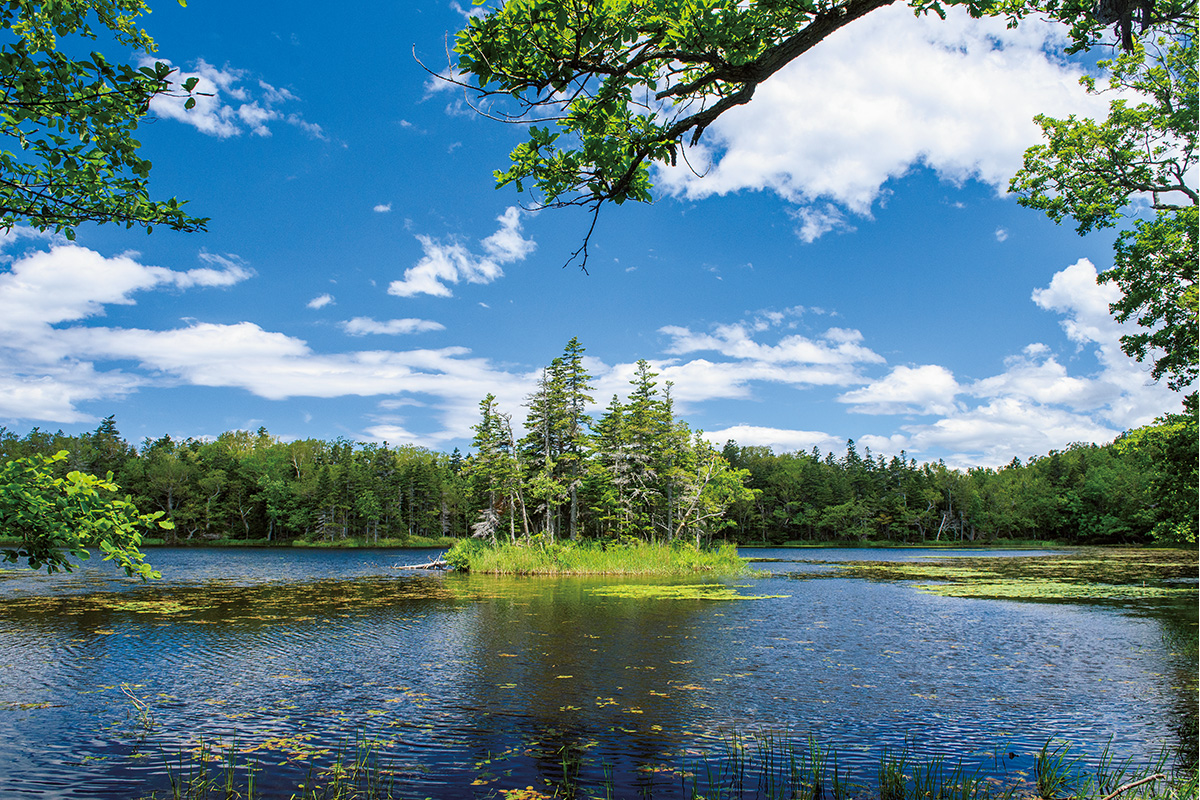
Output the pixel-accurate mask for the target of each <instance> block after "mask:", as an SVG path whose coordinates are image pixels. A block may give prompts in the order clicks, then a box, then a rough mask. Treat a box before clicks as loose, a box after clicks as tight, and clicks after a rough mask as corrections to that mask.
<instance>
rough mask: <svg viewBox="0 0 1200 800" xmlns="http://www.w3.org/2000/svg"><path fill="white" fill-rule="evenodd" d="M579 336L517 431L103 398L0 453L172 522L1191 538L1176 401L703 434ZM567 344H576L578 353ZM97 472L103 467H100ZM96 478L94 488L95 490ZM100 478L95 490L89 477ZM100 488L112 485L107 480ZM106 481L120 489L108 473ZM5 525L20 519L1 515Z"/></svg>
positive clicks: (690, 534)
mask: <svg viewBox="0 0 1200 800" xmlns="http://www.w3.org/2000/svg"><path fill="white" fill-rule="evenodd" d="M582 353H583V348H582V347H581V346H580V345H579V343H578V342H577V341H576V340H572V342H571V343H569V344H568V345H567V349H566V350H565V351H564V354H563V356H562V357H561V358H559V359H555V361H554V363H552V364H551V366H549V367H547V369H546V371H545V372H544V374H543V377H542V378H541V380H539V382H538V385H537V388H536V389H535V390H534V392H533V393H532V394H531V395H530V397H529V398H528V400H527V402H528V405H529V414H528V416H527V418H526V422H525V426H524V433H523V434H520V433H519V432H518V431H516V430H514V429H513V427H512V422H511V417H510V416H509V415H507V414H505V413H504V412H502V411H501V410H500V409H499V408H498V407H497V404H496V400H495V398H494V397H492V396H489V397H487V398H485V399H484V401H483V402H482V403H481V404H480V408H481V419H480V422H479V423H478V424H477V425H476V426H475V446H474V452H472V453H471V454H469V455H467V456H465V457H464V456H463V455H462V454H461V453H459V451H458V450H457V449H455V450H454V451H453V452H452V453H450V454H445V453H438V452H435V451H432V450H429V449H426V448H423V447H417V446H414V445H399V446H396V445H389V444H386V443H384V444H375V443H368V444H363V443H353V442H350V441H348V440H345V439H337V440H335V441H322V440H318V439H301V440H296V441H290V442H285V441H283V440H281V439H279V438H278V437H275V436H272V435H270V434H269V433H268V432H267V431H266V430H265V429H262V428H260V429H259V430H258V431H257V432H254V433H251V432H248V431H229V432H226V433H223V434H221V435H220V436H218V437H217V438H216V439H214V440H210V441H201V440H197V439H186V440H183V441H176V440H174V439H172V438H171V437H169V436H164V437H162V438H160V439H157V440H149V439H147V440H145V441H144V442H143V443H142V444H141V446H140V447H136V448H135V447H133V446H132V445H130V444H129V443H128V442H126V441H125V440H124V439H122V438H121V435H120V433H119V432H118V431H117V428H116V423H115V421H114V419H113V418H112V417H109V418H107V419H105V420H104V421H103V422H102V423H101V424H100V425H99V426H98V427H97V428H96V430H95V431H93V432H91V433H85V434H79V435H74V436H72V435H67V434H64V433H62V432H61V431H60V432H58V433H53V434H52V433H48V432H45V431H42V430H40V429H38V428H34V429H33V430H32V431H30V432H29V433H28V434H26V435H25V436H18V435H17V434H15V433H13V432H12V431H9V430H7V429H5V428H3V427H0V465H3V464H5V463H7V462H9V461H15V460H17V459H21V458H31V457H37V456H40V455H44V454H54V453H58V452H59V451H66V452H67V455H66V456H65V457H64V458H62V459H61V460H57V461H52V462H50V463H48V464H47V465H46V467H45V469H46V470H47V472H48V474H49V475H51V476H53V477H55V478H60V479H65V478H66V477H67V474H68V473H69V472H80V473H86V474H100V475H103V474H106V473H108V472H112V473H113V482H114V483H116V484H118V485H119V486H120V492H121V494H120V497H124V496H125V495H126V494H128V495H130V496H131V497H132V500H133V502H134V503H135V505H136V507H137V508H138V509H140V510H141V511H142V512H146V513H155V512H161V513H162V517H161V518H162V520H163V521H165V522H168V523H170V524H173V526H174V527H173V529H172V530H168V531H164V534H165V535H167V536H169V537H171V538H170V541H173V542H178V543H203V542H205V541H210V540H214V539H228V540H235V541H238V540H245V541H263V540H266V541H269V542H280V543H286V542H290V541H296V540H306V541H310V542H326V543H331V544H336V543H338V542H342V541H348V540H351V539H354V540H357V541H358V542H364V543H367V544H370V543H372V542H380V541H383V540H387V541H389V542H395V541H396V540H400V541H404V540H408V539H412V538H414V537H441V536H450V537H469V536H471V535H473V534H474V535H479V536H483V537H487V538H489V539H491V538H495V539H506V540H514V541H515V540H520V541H524V540H527V539H532V538H533V537H534V536H538V535H540V536H541V537H542V539H543V540H546V539H550V540H554V539H560V538H561V539H571V538H581V537H587V538H606V537H609V538H620V537H634V538H636V539H640V540H653V541H672V540H677V539H686V540H688V541H693V542H703V541H705V540H711V539H712V538H716V537H719V538H727V539H731V540H734V541H737V542H742V543H756V544H782V543H784V542H793V541H813V542H815V541H831V540H842V541H858V542H871V541H897V542H910V543H923V542H946V541H964V542H982V541H1004V540H1048V541H1057V542H1066V543H1079V544H1085V543H1087V544H1093V543H1094V544H1101V543H1161V544H1183V545H1189V544H1190V545H1193V546H1194V545H1195V543H1196V520H1197V482H1198V477H1197V452H1198V446H1197V421H1196V416H1195V415H1192V414H1173V415H1168V416H1165V417H1162V418H1160V419H1159V420H1157V421H1156V422H1155V423H1153V424H1151V425H1146V426H1143V427H1140V428H1137V429H1134V430H1131V431H1127V432H1126V433H1124V434H1122V435H1121V436H1120V437H1118V438H1117V439H1116V440H1115V441H1114V442H1112V443H1110V444H1104V445H1096V444H1073V445H1070V446H1068V447H1067V448H1065V449H1063V450H1054V451H1051V452H1050V453H1048V454H1046V455H1044V456H1038V457H1034V458H1031V459H1029V460H1028V461H1027V462H1026V463H1021V462H1020V461H1019V460H1017V459H1014V460H1013V461H1012V462H1011V463H1010V464H1008V465H1006V466H1004V467H1001V468H998V469H992V468H974V469H969V470H966V471H962V470H957V469H951V468H949V467H947V466H946V465H945V464H943V463H941V462H935V463H925V464H918V463H917V461H916V460H915V459H912V458H909V457H908V456H907V455H906V454H904V453H901V454H900V455H898V456H894V457H892V458H890V459H888V458H885V457H883V456H880V455H875V454H872V453H871V452H870V450H869V449H865V450H864V451H863V452H862V453H861V454H860V452H859V449H858V447H857V446H856V445H855V443H854V442H853V441H849V442H847V447H846V450H845V452H844V453H843V454H842V455H840V456H839V455H837V454H835V453H833V452H827V453H822V452H821V451H820V450H818V449H817V448H813V449H812V450H811V451H809V452H794V453H775V452H772V451H771V450H770V449H769V448H766V447H748V446H740V445H738V444H737V443H736V442H733V441H730V442H727V443H726V444H725V446H724V447H723V448H722V449H720V450H718V449H717V448H715V447H714V446H713V445H712V444H710V443H709V442H708V441H707V440H705V439H704V438H703V437H702V435H701V434H700V433H699V432H694V431H691V430H690V429H689V428H688V426H687V425H686V424H685V423H683V422H681V421H678V420H676V419H675V417H674V412H673V405H672V400H671V385H670V384H669V383H667V384H665V385H664V386H663V387H662V391H659V386H658V384H657V382H656V381H655V378H656V377H657V376H656V375H655V373H654V372H653V371H652V370H651V369H650V366H649V364H647V363H646V362H639V364H638V366H637V371H636V372H635V374H634V377H633V380H632V381H631V392H630V394H629V397H628V399H626V400H624V401H622V400H621V399H620V398H617V397H614V398H613V399H612V400H611V401H610V403H609V404H608V406H607V407H606V408H605V410H604V412H603V413H601V414H600V415H598V418H597V419H596V420H594V421H593V420H591V419H589V418H588V417H587V415H585V414H584V413H583V409H584V408H585V407H586V405H587V404H588V403H590V398H589V397H588V393H589V392H590V391H591V389H590V386H589V384H588V376H587V375H586V372H585V371H584V370H583V368H582ZM572 360H575V361H576V363H575V364H574V365H573V364H572ZM101 488H103V487H101ZM104 491H105V492H107V491H108V490H104ZM102 493H103V492H102ZM110 493H111V492H110ZM111 494H112V496H113V497H117V495H116V494H115V493H111ZM0 535H5V536H20V535H22V533H21V532H20V531H17V530H14V529H12V526H11V524H10V525H9V526H8V528H7V529H5V530H2V531H0Z"/></svg>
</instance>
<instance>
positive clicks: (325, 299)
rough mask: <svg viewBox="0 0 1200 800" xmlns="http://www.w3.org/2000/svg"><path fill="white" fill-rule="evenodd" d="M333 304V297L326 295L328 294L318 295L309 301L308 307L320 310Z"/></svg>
mask: <svg viewBox="0 0 1200 800" xmlns="http://www.w3.org/2000/svg"><path fill="white" fill-rule="evenodd" d="M332 302H333V295H331V294H328V293H326V294H321V295H317V296H316V297H314V298H313V299H312V300H309V301H308V303H307V306H308V308H311V309H318V308H324V307H325V306H327V305H329V304H330V303H332Z"/></svg>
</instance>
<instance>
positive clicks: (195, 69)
mask: <svg viewBox="0 0 1200 800" xmlns="http://www.w3.org/2000/svg"><path fill="white" fill-rule="evenodd" d="M156 61H161V62H163V63H165V64H168V65H171V66H173V65H172V64H171V62H170V61H168V60H166V59H163V58H150V57H148V56H147V57H143V58H142V59H141V62H140V66H151V65H153V64H154V62H156ZM189 78H195V79H196V81H197V82H196V88H195V89H194V90H193V92H192V94H191V95H190V96H191V98H192V99H194V100H195V101H196V102H195V105H194V106H193V107H192V108H190V109H189V108H187V107H186V103H187V101H188V97H189V95H188V94H187V92H185V91H184V90H183V84H184V82H185V81H187V80H188V79H189ZM170 80H171V85H172V91H170V92H168V93H166V94H160V95H157V96H156V97H154V98H153V99H152V100H151V101H150V111H151V112H152V113H153V114H155V115H157V116H158V117H161V118H165V119H173V120H176V121H178V122H182V123H184V124H185V125H191V126H192V127H194V128H196V130H198V131H200V132H201V133H205V134H208V135H209V136H216V137H217V138H219V139H228V138H230V137H233V136H240V135H241V134H243V133H245V132H247V131H249V132H250V133H251V134H253V135H255V136H270V135H271V125H272V123H278V122H281V123H283V124H286V125H292V126H294V127H297V128H300V129H301V130H303V131H304V132H305V133H306V134H308V135H309V136H311V137H312V138H314V139H320V140H321V141H328V137H327V136H326V135H325V132H324V131H323V130H322V129H321V126H320V125H317V124H315V123H311V122H308V121H306V120H305V119H304V118H303V117H302V116H301V115H300V114H298V113H296V112H294V111H293V112H285V111H284V110H282V109H281V108H280V106H283V105H284V104H286V103H293V102H296V101H298V100H299V98H298V97H296V95H294V94H292V93H291V92H290V91H288V90H287V89H281V88H277V87H275V86H272V85H271V84H269V83H267V82H265V81H262V80H259V81H250V80H249V73H248V72H247V71H246V70H240V69H234V68H233V67H230V66H228V65H226V66H225V67H224V68H218V67H214V66H213V65H212V64H209V63H208V62H207V61H205V60H204V59H200V60H198V61H197V62H196V63H195V64H194V65H193V66H192V68H191V69H190V70H186V69H182V68H180V69H177V70H176V71H175V72H174V73H172V74H171V78H170ZM251 83H254V86H253V87H251V86H250V84H251Z"/></svg>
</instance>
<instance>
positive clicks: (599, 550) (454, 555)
mask: <svg viewBox="0 0 1200 800" xmlns="http://www.w3.org/2000/svg"><path fill="white" fill-rule="evenodd" d="M445 558H446V561H447V562H449V563H450V564H451V565H452V566H453V567H454V568H455V569H459V570H462V571H464V572H472V573H483V574H492V575H695V574H698V573H708V574H714V575H740V574H742V573H744V572H745V571H746V570H747V565H746V562H745V560H743V559H742V558H739V557H738V554H737V548H736V547H734V546H733V545H728V544H725V545H721V546H720V547H718V548H716V549H712V550H705V549H697V548H696V547H693V546H692V545H689V544H686V543H681V542H677V543H674V544H651V543H648V542H642V541H635V542H594V541H585V542H570V541H566V542H544V541H540V540H536V539H535V540H534V541H533V542H532V543H530V544H497V545H490V544H486V543H484V542H480V541H478V540H462V541H459V542H458V543H457V544H455V546H454V547H452V548H451V549H450V550H449V552H447V553H446V556H445Z"/></svg>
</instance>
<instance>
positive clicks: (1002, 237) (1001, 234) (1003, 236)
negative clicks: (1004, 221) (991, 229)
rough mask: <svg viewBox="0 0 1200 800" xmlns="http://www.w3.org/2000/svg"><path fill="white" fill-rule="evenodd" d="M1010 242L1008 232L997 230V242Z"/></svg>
mask: <svg viewBox="0 0 1200 800" xmlns="http://www.w3.org/2000/svg"><path fill="white" fill-rule="evenodd" d="M1007 240H1008V230H1006V229H1005V228H996V241H997V242H1003V241H1007Z"/></svg>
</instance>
